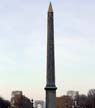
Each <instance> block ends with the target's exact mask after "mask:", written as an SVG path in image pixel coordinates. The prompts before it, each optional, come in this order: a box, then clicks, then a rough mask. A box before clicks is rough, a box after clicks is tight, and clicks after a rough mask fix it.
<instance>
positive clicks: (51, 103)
mask: <svg viewBox="0 0 95 108" xmlns="http://www.w3.org/2000/svg"><path fill="white" fill-rule="evenodd" d="M46 79H47V81H46V83H47V84H46V87H45V90H46V108H56V89H57V88H56V85H55V57H54V19H53V8H52V4H51V3H50V5H49V9H48V18H47V78H46Z"/></svg>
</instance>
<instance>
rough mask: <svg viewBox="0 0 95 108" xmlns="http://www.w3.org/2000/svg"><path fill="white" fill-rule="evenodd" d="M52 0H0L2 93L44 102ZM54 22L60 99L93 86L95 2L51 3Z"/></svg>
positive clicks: (76, 0) (88, 0)
mask: <svg viewBox="0 0 95 108" xmlns="http://www.w3.org/2000/svg"><path fill="white" fill-rule="evenodd" d="M49 2H50V1H49V0H47V1H45V0H40V1H38V0H34V1H33V0H27V1H26V0H1V1H0V95H1V96H2V97H4V98H8V99H9V98H10V95H11V91H13V90H22V91H23V92H24V94H25V95H26V96H29V97H30V98H34V99H44V97H45V91H44V87H45V81H46V79H45V78H46V41H47V40H46V39H47V9H48V5H49ZM51 2H52V4H53V8H54V15H55V16H54V22H55V61H56V63H55V65H56V69H55V70H56V85H57V87H58V90H57V96H61V95H63V94H65V93H66V91H68V90H72V89H73V90H78V91H80V93H85V94H86V93H87V91H88V90H89V89H90V88H94V84H95V78H94V76H95V72H94V71H95V30H94V28H95V12H94V11H95V1H94V0H56V1H55V0H51Z"/></svg>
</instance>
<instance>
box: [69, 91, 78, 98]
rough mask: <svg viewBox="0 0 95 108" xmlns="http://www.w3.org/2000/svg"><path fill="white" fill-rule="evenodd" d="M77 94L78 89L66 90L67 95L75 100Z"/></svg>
mask: <svg viewBox="0 0 95 108" xmlns="http://www.w3.org/2000/svg"><path fill="white" fill-rule="evenodd" d="M78 95H79V92H78V91H73V90H70V91H67V96H70V97H71V98H72V99H73V100H75V99H76V97H77V96H78Z"/></svg>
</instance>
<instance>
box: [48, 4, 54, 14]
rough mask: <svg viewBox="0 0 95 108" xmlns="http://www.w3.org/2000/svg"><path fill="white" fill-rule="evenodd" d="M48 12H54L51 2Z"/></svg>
mask: <svg viewBox="0 0 95 108" xmlns="http://www.w3.org/2000/svg"><path fill="white" fill-rule="evenodd" d="M48 12H53V8H52V4H51V2H50V4H49V8H48Z"/></svg>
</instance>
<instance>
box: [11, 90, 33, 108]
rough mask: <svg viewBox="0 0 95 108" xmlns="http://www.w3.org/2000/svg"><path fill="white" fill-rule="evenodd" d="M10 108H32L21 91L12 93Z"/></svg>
mask: <svg viewBox="0 0 95 108" xmlns="http://www.w3.org/2000/svg"><path fill="white" fill-rule="evenodd" d="M11 108H33V106H32V103H31V101H30V99H28V98H27V97H25V96H24V95H23V93H22V91H13V92H12V97H11Z"/></svg>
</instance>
